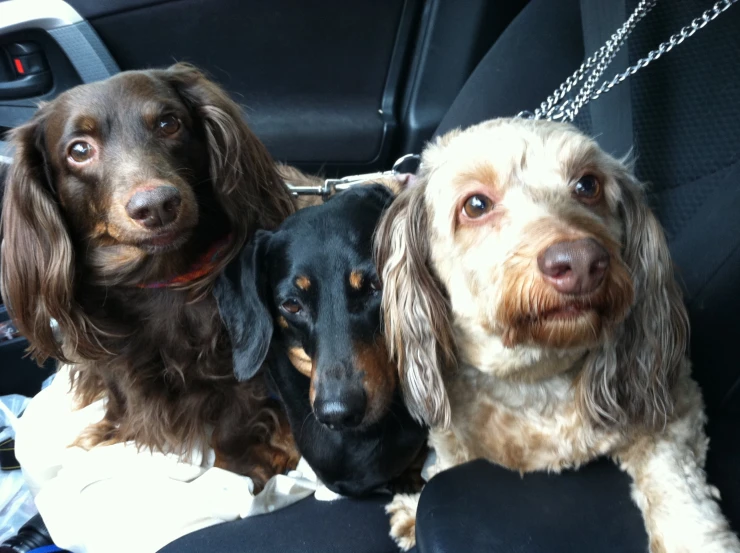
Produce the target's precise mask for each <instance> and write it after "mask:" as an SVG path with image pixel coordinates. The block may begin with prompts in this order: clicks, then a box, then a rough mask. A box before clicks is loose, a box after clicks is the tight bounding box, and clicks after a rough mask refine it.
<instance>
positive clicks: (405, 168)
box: [285, 154, 421, 200]
mask: <svg viewBox="0 0 740 553" xmlns="http://www.w3.org/2000/svg"><path fill="white" fill-rule="evenodd" d="M420 160H421V156H419V154H406V155H405V156H401V157H400V158H398V159H397V160H396V162H395V163H394V164H393V167H392V168H391V170H390V171H377V172H375V173H363V174H360V175H349V176H347V177H342V178H341V179H326V180H325V181H324V184H323V186H295V185H293V184H290V183H285V184H286V186H287V187H288V190H290V192H291V193H292V194H293V196H321V197H322V198H323V199H324V200H326V199H328V198H329V196H331V195H332V194H334V193H335V192H342V191H344V190H347V189H348V188H352V187H353V186H355V185H358V184H362V183H365V182H369V181H372V180H375V179H377V178H380V177H395V176H398V175H401V174H404V173H416V171H417V169H418V168H419V162H420Z"/></svg>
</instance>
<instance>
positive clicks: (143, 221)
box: [126, 186, 182, 229]
mask: <svg viewBox="0 0 740 553" xmlns="http://www.w3.org/2000/svg"><path fill="white" fill-rule="evenodd" d="M181 201H182V199H181V197H180V192H179V191H178V190H177V188H175V187H174V186H157V187H156V188H152V189H149V190H141V191H139V192H136V193H135V194H134V195H133V196H131V199H130V200H129V202H128V203H127V204H126V213H128V216H129V217H131V219H133V220H134V221H136V222H137V223H139V224H140V225H141V226H143V227H146V228H148V229H153V228H157V227H163V226H165V225H167V224H169V223H171V222H172V221H174V220H175V219H176V218H177V212H178V210H179V209H180V202H181Z"/></svg>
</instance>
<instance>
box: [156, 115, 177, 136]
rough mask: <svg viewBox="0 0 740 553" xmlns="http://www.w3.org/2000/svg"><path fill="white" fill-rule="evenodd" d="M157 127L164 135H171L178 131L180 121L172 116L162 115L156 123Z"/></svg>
mask: <svg viewBox="0 0 740 553" xmlns="http://www.w3.org/2000/svg"><path fill="white" fill-rule="evenodd" d="M157 126H158V127H159V130H160V131H162V132H163V133H164V134H168V135H172V134H175V133H176V132H177V131H179V130H180V120H179V119H178V118H177V117H175V116H174V115H163V116H162V117H160V119H159V121H158V122H157Z"/></svg>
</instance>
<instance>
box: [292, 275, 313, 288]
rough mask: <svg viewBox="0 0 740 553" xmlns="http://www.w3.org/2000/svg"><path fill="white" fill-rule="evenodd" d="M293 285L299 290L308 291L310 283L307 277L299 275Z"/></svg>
mask: <svg viewBox="0 0 740 553" xmlns="http://www.w3.org/2000/svg"><path fill="white" fill-rule="evenodd" d="M295 285H296V286H298V288H300V289H301V290H308V289H309V288H311V281H310V280H309V278H308V277H307V276H304V275H301V276H299V277H298V278H296V279H295Z"/></svg>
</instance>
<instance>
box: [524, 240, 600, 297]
mask: <svg viewBox="0 0 740 553" xmlns="http://www.w3.org/2000/svg"><path fill="white" fill-rule="evenodd" d="M537 264H538V265H539V267H540V271H541V272H542V274H543V275H545V279H546V280H547V281H548V282H550V284H552V286H553V288H555V289H556V290H557V291H558V292H560V293H562V294H574V295H575V294H588V293H589V292H593V291H594V290H596V289H597V288H598V287H599V285H600V284H601V283H602V281H603V280H604V275H606V271H607V269H608V268H609V252H607V251H606V250H605V249H604V247H603V246H602V245H601V244H599V243H598V242H597V241H596V240H594V239H593V238H584V239H582V240H573V241H571V242H558V243H557V244H553V245H552V246H550V247H549V248H547V249H546V250H545V251H544V252H542V253H541V254H540V256H539V257H538V258H537Z"/></svg>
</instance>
